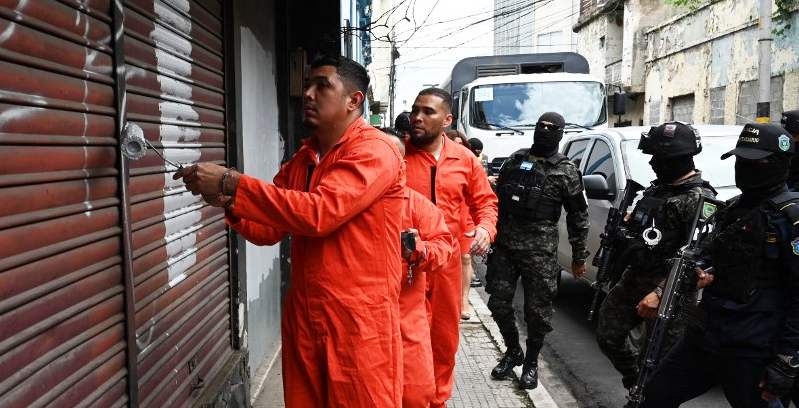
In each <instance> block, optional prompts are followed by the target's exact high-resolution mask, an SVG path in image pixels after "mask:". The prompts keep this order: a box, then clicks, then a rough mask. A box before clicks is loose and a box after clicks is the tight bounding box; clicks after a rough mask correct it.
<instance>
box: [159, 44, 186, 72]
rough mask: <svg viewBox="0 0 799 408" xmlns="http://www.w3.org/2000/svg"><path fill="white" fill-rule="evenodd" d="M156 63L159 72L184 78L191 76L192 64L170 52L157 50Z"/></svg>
mask: <svg viewBox="0 0 799 408" xmlns="http://www.w3.org/2000/svg"><path fill="white" fill-rule="evenodd" d="M155 61H156V66H157V67H158V70H159V71H160V70H165V71H169V72H172V73H175V74H177V75H183V76H190V75H191V63H190V62H188V61H185V60H182V59H180V58H178V57H176V56H174V55H172V54H170V53H168V52H165V51H161V50H159V49H156V50H155Z"/></svg>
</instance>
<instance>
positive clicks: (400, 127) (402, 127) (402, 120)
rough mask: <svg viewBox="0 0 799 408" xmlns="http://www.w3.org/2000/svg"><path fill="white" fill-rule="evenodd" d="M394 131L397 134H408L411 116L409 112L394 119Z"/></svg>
mask: <svg viewBox="0 0 799 408" xmlns="http://www.w3.org/2000/svg"><path fill="white" fill-rule="evenodd" d="M394 129H397V131H399V132H408V133H410V132H411V130H413V129H411V114H410V113H409V112H402V113H400V114H399V115H397V118H396V119H394Z"/></svg>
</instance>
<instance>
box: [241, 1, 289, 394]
mask: <svg viewBox="0 0 799 408" xmlns="http://www.w3.org/2000/svg"><path fill="white" fill-rule="evenodd" d="M236 6H237V7H236V16H235V17H236V22H237V24H236V29H235V31H236V37H237V38H236V40H237V41H236V44H237V45H238V47H237V50H236V51H237V55H236V71H237V72H236V82H237V84H236V88H237V90H236V91H237V98H236V100H237V106H238V112H237V116H238V118H237V122H238V127H239V128H238V133H239V135H240V138H241V140H242V147H243V152H244V156H243V158H242V163H243V168H242V169H241V170H243V171H244V172H245V173H247V174H249V175H251V176H254V177H257V178H260V179H263V180H269V181H271V180H272V178H273V177H274V176H275V174H276V173H277V170H278V168H279V165H280V158H281V157H282V156H283V144H282V139H281V137H280V134H279V131H278V110H277V105H278V100H277V88H276V80H275V78H276V75H277V74H276V66H275V58H276V57H275V21H274V14H275V13H274V0H239V1H237V2H236ZM245 254H246V257H245V260H244V262H245V266H244V267H245V268H246V272H247V299H246V302H247V303H246V310H247V313H246V315H247V333H246V344H245V346H246V347H247V348H248V350H249V364H250V375H251V378H252V379H253V382H254V383H255V382H257V381H258V380H259V378H260V377H261V376H262V374H264V371H266V368H267V366H268V364H269V363H270V362H271V361H272V357H273V356H274V355H275V353H276V351H277V349H278V346H279V344H280V343H279V342H280V305H281V302H280V258H279V246H274V247H258V246H255V245H252V244H250V243H247V248H246V252H245ZM259 370H260V372H259ZM256 385H257V384H256ZM256 388H257V387H256Z"/></svg>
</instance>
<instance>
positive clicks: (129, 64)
mask: <svg viewBox="0 0 799 408" xmlns="http://www.w3.org/2000/svg"><path fill="white" fill-rule="evenodd" d="M124 14H125V23H124V33H125V36H124V60H125V79H126V84H125V85H126V89H127V101H126V111H125V113H126V116H127V118H126V120H127V123H129V124H133V125H136V126H139V127H141V128H142V129H143V130H144V136H145V138H146V139H148V140H149V141H150V142H151V143H152V144H153V145H154V146H155V147H156V148H158V149H159V150H161V152H162V154H163V155H164V156H166V158H168V159H170V160H172V161H173V162H177V163H194V162H197V161H211V162H216V163H219V164H224V161H225V109H224V106H225V105H224V103H225V85H224V84H225V78H224V55H223V51H224V50H223V38H222V33H223V30H222V27H223V25H222V19H221V18H222V7H221V5H220V4H219V3H218V2H217V1H216V0H206V1H203V2H198V1H186V0H164V1H153V0H129V1H126V2H125V4H124ZM175 170H176V169H175V168H174V167H172V166H171V165H166V164H165V163H164V162H163V161H161V160H160V159H159V157H158V156H157V155H156V154H155V152H153V151H149V152H148V154H147V156H146V157H145V158H143V159H141V160H138V161H131V162H130V188H129V196H130V206H131V212H130V223H131V230H132V241H131V243H132V245H131V246H132V248H131V249H132V258H133V259H132V263H133V282H134V293H135V305H134V307H135V310H136V318H135V327H136V345H137V346H138V350H139V353H138V357H137V363H138V377H139V378H138V382H139V389H138V392H139V396H138V397H139V404H140V406H142V407H178V406H183V405H185V404H186V403H187V402H191V401H192V399H193V397H196V396H197V395H198V391H199V390H200V389H201V388H202V387H203V386H204V382H205V381H208V380H210V379H211V378H212V377H213V375H214V374H215V372H217V371H218V370H219V369H220V368H221V366H222V365H223V364H224V362H225V361H226V359H227V357H229V355H230V353H231V352H232V348H231V344H230V316H229V314H230V313H229V310H230V305H229V303H230V300H229V287H228V286H229V278H228V275H229V262H228V247H227V229H226V226H225V222H224V213H223V211H221V210H220V209H218V208H213V207H210V206H206V205H204V203H203V201H202V199H201V198H200V197H199V196H194V195H192V194H191V193H190V192H188V191H186V189H185V188H184V186H183V184H182V182H180V181H173V180H172V175H173V173H174V171H175Z"/></svg>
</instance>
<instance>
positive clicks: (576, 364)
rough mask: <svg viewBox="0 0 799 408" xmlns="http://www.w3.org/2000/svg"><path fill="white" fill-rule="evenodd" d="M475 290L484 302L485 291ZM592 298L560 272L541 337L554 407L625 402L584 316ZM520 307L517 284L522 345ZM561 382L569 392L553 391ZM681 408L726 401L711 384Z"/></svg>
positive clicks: (480, 268)
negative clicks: (549, 330)
mask: <svg viewBox="0 0 799 408" xmlns="http://www.w3.org/2000/svg"><path fill="white" fill-rule="evenodd" d="M475 269H476V270H477V273H478V274H479V275H480V276H481V277H484V276H485V266H484V265H481V264H476V265H475ZM479 293H480V294H481V296H483V298H484V300H485V301H487V300H488V297H487V296H488V295H487V294H486V293H485V291H482V290H481V291H479ZM592 296H593V291H592V290H591V288H590V287H588V285H587V284H585V283H584V282H579V281H576V280H574V279H572V278H571V275H569V274H568V273H564V274H563V279H562V282H561V286H560V290H559V293H558V297H557V299H556V301H555V316H554V318H553V321H552V325H553V327H554V331H553V332H552V333H550V334H549V335H548V336H547V337H546V340H545V343H544V349H543V351H542V357H543V359H544V361H546V362H547V363H548V364H547V365H548V370H549V376H550V377H551V378H552V380H553V381H556V382H557V385H553V384H547V383H544V384H545V385H546V386H547V389H549V390H550V393H551V394H552V397H553V398H554V400H555V401H556V403H557V404H558V406H560V407H567V406H572V401H573V399H576V400H577V406H579V407H585V408H619V407H622V406H624V404H625V403H626V398H625V397H626V395H627V390H625V389H624V387H622V385H621V375H619V373H618V372H617V371H616V370H615V369H614V368H613V366H612V365H611V364H610V361H609V360H608V359H607V358H606V357H605V356H604V355H603V354H602V353H601V351H600V350H599V346H597V344H596V338H595V334H594V329H593V326H592V324H591V323H589V322H588V321H587V319H586V317H587V315H588V309H589V308H590V303H591V299H592ZM522 305H523V298H522V296H521V285H519V287H518V288H517V291H516V296H515V298H514V308H515V310H516V324H517V325H518V326H519V331H520V334H521V337H522V344H524V341H525V340H526V332H527V330H526V325H525V322H524V315H523V312H522ZM503 350H504V349H503ZM561 386H565V388H566V389H567V390H568V391H569V392H568V393H564V394H559V393H558V392H557V390H558V389H559V387H561ZM682 407H684V408H700V407H701V408H716V407H729V404H728V403H727V402H726V400H725V399H724V396H723V393H722V391H721V389H720V388H715V389H713V390H711V391H710V392H708V393H707V394H705V395H704V396H702V397H700V398H697V399H696V400H693V401H691V402H688V403H685V404H683V405H682Z"/></svg>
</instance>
